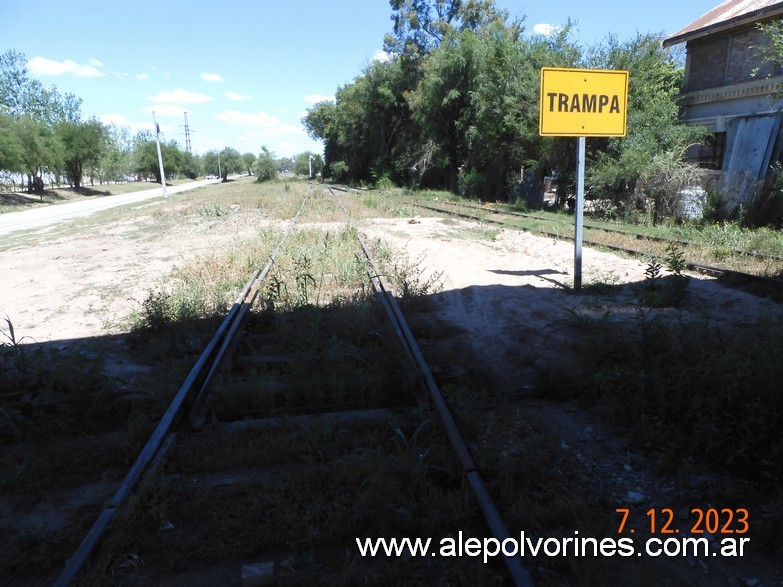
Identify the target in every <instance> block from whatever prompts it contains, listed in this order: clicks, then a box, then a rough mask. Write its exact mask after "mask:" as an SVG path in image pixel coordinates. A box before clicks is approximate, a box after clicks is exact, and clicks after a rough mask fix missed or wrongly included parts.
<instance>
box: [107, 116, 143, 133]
mask: <svg viewBox="0 0 783 587" xmlns="http://www.w3.org/2000/svg"><path fill="white" fill-rule="evenodd" d="M98 120H100V121H101V122H102V123H103V124H116V125H117V126H124V127H128V128H130V129H131V130H132V131H134V132H135V131H138V130H141V129H143V128H146V129H148V130H150V129H151V128H152V119H150V121H149V122H138V121H137V122H134V121H132V120H130V119H128V118H125V117H124V116H123V115H122V114H115V113H112V114H101V115H100V116H98Z"/></svg>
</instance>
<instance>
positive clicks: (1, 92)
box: [0, 50, 323, 194]
mask: <svg viewBox="0 0 783 587" xmlns="http://www.w3.org/2000/svg"><path fill="white" fill-rule="evenodd" d="M81 106H82V100H81V98H79V97H77V96H75V95H73V94H71V93H61V92H59V91H58V90H57V88H56V87H52V88H46V87H44V86H43V85H42V84H41V82H40V81H38V80H35V79H32V78H30V76H29V74H28V71H27V59H26V57H25V56H24V55H23V54H22V53H20V52H18V51H14V50H9V51H7V52H5V53H3V54H0V172H5V176H6V183H8V181H9V180H8V178H14V177H22V178H23V185H22V188H23V189H24V188H26V190H27V191H28V192H29V193H37V194H42V193H43V192H44V188H45V183H46V180H47V178H48V179H49V183H53V184H55V185H61V184H62V183H64V182H66V183H68V184H69V185H71V186H73V187H74V188H76V189H80V188H82V187H83V185H84V184H85V182H86V181H88V182H89V183H90V184H91V185H94V184H96V183H97V184H106V183H113V182H118V181H134V180H143V179H146V178H151V179H153V181H156V182H157V183H161V176H162V175H161V171H160V166H159V162H158V155H157V147H156V143H155V136H154V135H153V133H152V131H150V130H140V131H138V132H136V133H135V134H133V133H132V132H131V130H130V129H129V128H127V127H124V126H119V125H115V124H108V125H107V124H103V123H102V122H100V121H99V120H98V119H96V118H95V117H88V118H85V117H84V115H83V114H82V111H81ZM160 147H161V153H162V157H163V161H164V168H165V171H166V175H167V177H168V178H172V179H173V178H177V177H187V178H190V179H195V178H196V177H198V176H209V175H214V176H216V177H221V178H222V179H223V180H226V179H227V178H228V176H229V175H234V174H242V173H247V174H256V175H258V177H259V179H261V178H263V179H273V178H274V177H276V175H277V173H279V172H292V173H297V174H299V175H307V174H308V173H309V172H310V170H311V169H312V170H313V174H317V173H319V172H320V170H321V167H322V165H323V160H322V158H321V156H320V155H317V154H314V153H311V152H304V153H300V154H299V155H296V156H295V157H293V158H288V157H282V158H276V157H275V155H274V153H272V152H270V151H269V150H268V149H266V148H265V147H262V150H261V152H260V153H259V155H256V154H254V153H240V152H239V151H237V150H236V149H234V148H232V147H225V148H223V149H222V150H211V151H208V152H207V153H205V154H203V155H200V154H193V153H191V152H190V151H188V150H185V149H182V148H181V147H180V146H179V144H178V143H177V141H175V140H169V141H164V142H162V143H161V145H160ZM2 183H3V178H2V177H0V184H2Z"/></svg>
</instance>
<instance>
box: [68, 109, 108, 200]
mask: <svg viewBox="0 0 783 587" xmlns="http://www.w3.org/2000/svg"><path fill="white" fill-rule="evenodd" d="M55 132H56V136H57V138H58V140H59V141H60V144H61V145H62V149H63V151H62V152H63V164H64V166H65V171H66V174H67V176H68V177H69V178H70V180H71V183H72V184H73V187H74V188H75V189H77V190H78V189H80V188H81V187H82V177H83V175H84V170H85V167H89V166H91V165H97V164H98V161H99V160H100V157H101V155H102V154H103V152H104V151H105V150H106V146H107V141H108V132H107V130H106V128H105V127H104V126H103V125H102V124H101V123H100V122H99V121H98V120H96V119H94V118H93V119H91V120H89V121H87V122H67V121H66V122H60V123H58V124H57V126H56V129H55Z"/></svg>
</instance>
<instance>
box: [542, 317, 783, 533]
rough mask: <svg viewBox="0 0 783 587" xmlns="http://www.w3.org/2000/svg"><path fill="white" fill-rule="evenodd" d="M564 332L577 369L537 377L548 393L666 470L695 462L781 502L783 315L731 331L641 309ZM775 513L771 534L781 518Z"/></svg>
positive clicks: (576, 322) (578, 322)
mask: <svg viewBox="0 0 783 587" xmlns="http://www.w3.org/2000/svg"><path fill="white" fill-rule="evenodd" d="M560 326H561V327H565V328H568V329H569V330H571V331H572V332H577V333H580V334H579V335H577V336H576V337H575V341H576V342H575V348H574V352H573V354H572V357H573V365H572V366H571V368H569V369H558V370H556V371H555V370H550V371H544V372H539V374H538V378H539V381H538V384H537V386H538V389H539V390H540V393H541V394H542V395H544V396H546V397H552V398H574V399H578V400H579V401H580V402H583V405H585V406H588V405H589V406H595V407H594V408H593V409H594V410H596V411H597V412H599V413H600V414H602V415H603V416H604V417H606V418H607V419H608V420H609V421H611V422H612V423H613V425H614V426H615V427H617V428H618V429H620V430H622V431H625V432H626V433H627V434H628V435H629V438H630V440H631V442H632V443H634V444H636V445H637V448H641V449H645V450H647V451H648V452H651V453H652V462H653V463H655V464H656V465H657V466H658V467H659V469H660V470H663V471H668V472H672V471H677V470H679V469H680V468H681V467H684V466H687V465H688V463H690V462H691V461H693V460H697V461H698V462H700V463H705V464H708V465H709V466H711V467H714V468H715V469H717V470H722V471H726V472H729V473H731V474H733V475H735V476H737V477H738V478H740V479H748V480H751V481H753V482H756V483H758V484H760V487H766V490H765V491H766V492H767V494H768V499H769V496H772V499H773V501H775V500H777V501H778V502H781V501H782V500H781V494H780V489H779V487H780V483H781V480H783V468H782V467H781V463H783V443H781V440H780V435H779V434H778V431H779V430H780V427H781V426H783V416H782V415H783V400H781V395H780V393H779V386H778V383H777V382H778V381H780V378H781V377H783V364H781V362H780V361H779V360H778V358H777V353H776V350H775V349H778V348H780V345H781V344H783V339H781V332H783V329H782V328H781V327H782V326H783V317H781V315H776V316H767V317H765V318H763V319H761V320H759V321H754V322H750V323H747V324H745V325H743V327H742V329H740V330H730V331H727V330H726V329H724V328H722V327H721V325H719V324H710V323H702V322H695V323H690V322H685V321H683V320H681V319H680V320H678V319H677V317H676V315H675V317H674V318H666V317H664V315H660V314H658V313H655V312H653V311H652V310H650V309H647V308H642V307H640V308H638V309H637V312H636V314H635V316H633V317H631V318H625V319H622V318H619V317H615V316H613V315H612V314H611V313H604V314H601V315H594V316H590V315H587V314H584V313H580V312H572V313H571V314H570V316H569V317H568V318H567V319H566V320H564V321H563V322H561V323H560ZM640 431H644V432H643V434H640ZM775 495H777V497H774V496H775ZM776 512H777V513H776V514H775V516H773V517H774V520H773V521H772V522H770V524H769V525H767V526H766V527H767V533H769V532H770V528H771V527H774V526H775V525H778V526H779V525H780V523H781V521H783V515H782V514H781V511H780V508H779V507H778V508H777V510H776Z"/></svg>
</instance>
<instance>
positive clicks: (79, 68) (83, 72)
mask: <svg viewBox="0 0 783 587" xmlns="http://www.w3.org/2000/svg"><path fill="white" fill-rule="evenodd" d="M98 63H100V62H98ZM27 67H29V68H30V71H31V72H32V73H34V74H36V75H62V74H64V73H70V74H71V75H75V76H76V77H102V76H104V75H106V74H105V73H103V72H102V71H98V69H96V68H95V67H94V66H93V65H80V64H78V63H76V62H75V61H71V60H70V59H66V60H65V61H54V60H53V59H47V58H46V57H33V58H32V59H30V60H29V61H28V62H27Z"/></svg>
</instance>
